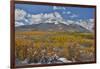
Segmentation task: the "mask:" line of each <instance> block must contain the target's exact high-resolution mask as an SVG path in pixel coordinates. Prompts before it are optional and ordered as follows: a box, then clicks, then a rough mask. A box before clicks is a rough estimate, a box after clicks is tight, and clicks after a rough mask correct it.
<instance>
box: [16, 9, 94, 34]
mask: <svg viewBox="0 0 100 69" xmlns="http://www.w3.org/2000/svg"><path fill="white" fill-rule="evenodd" d="M41 23H53V24H56V25H57V24H60V23H62V24H66V25H70V24H75V25H79V26H82V27H83V28H85V29H87V30H89V31H91V32H92V31H93V26H94V19H87V20H83V19H79V20H71V19H64V18H63V15H61V14H60V13H59V12H52V13H40V14H30V13H27V12H26V11H24V10H22V9H16V10H15V27H19V26H23V25H33V24H41ZM66 27H67V26H66Z"/></svg>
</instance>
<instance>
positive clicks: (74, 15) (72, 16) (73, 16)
mask: <svg viewBox="0 0 100 69" xmlns="http://www.w3.org/2000/svg"><path fill="white" fill-rule="evenodd" d="M70 17H71V18H75V17H78V15H76V14H72V15H71V16H70Z"/></svg>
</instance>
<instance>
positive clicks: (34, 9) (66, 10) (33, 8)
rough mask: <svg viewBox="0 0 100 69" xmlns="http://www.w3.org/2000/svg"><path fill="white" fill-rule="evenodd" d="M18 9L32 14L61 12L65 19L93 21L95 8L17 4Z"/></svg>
mask: <svg viewBox="0 0 100 69" xmlns="http://www.w3.org/2000/svg"><path fill="white" fill-rule="evenodd" d="M15 8H16V9H23V10H24V11H26V12H28V13H30V14H40V13H52V12H59V13H60V14H61V15H62V16H63V18H65V19H93V17H94V11H95V9H94V8H82V7H62V6H48V5H30V4H15Z"/></svg>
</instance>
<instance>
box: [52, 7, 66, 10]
mask: <svg viewBox="0 0 100 69" xmlns="http://www.w3.org/2000/svg"><path fill="white" fill-rule="evenodd" d="M53 10H66V8H65V7H59V6H53Z"/></svg>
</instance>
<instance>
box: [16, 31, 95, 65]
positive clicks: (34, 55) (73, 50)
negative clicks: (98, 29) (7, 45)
mask: <svg viewBox="0 0 100 69" xmlns="http://www.w3.org/2000/svg"><path fill="white" fill-rule="evenodd" d="M94 39H95V38H94V34H93V33H79V32H43V31H16V32H15V50H16V51H15V55H16V61H17V60H19V61H20V63H21V61H25V60H26V59H28V62H27V64H30V63H39V62H40V61H41V62H42V63H41V64H43V63H44V64H47V63H46V62H47V61H44V60H43V59H44V58H45V60H46V58H47V60H48V58H51V57H54V58H56V59H57V58H62V57H63V58H66V60H68V61H71V63H73V62H88V61H94V58H95V56H94V55H95V47H94V46H95V45H94V44H95V43H94ZM49 61H50V60H49ZM51 63H56V62H54V60H53V61H51ZM65 63H67V62H65ZM18 64H19V63H18ZM23 64H24V63H23Z"/></svg>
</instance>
